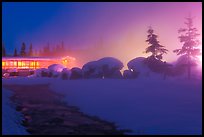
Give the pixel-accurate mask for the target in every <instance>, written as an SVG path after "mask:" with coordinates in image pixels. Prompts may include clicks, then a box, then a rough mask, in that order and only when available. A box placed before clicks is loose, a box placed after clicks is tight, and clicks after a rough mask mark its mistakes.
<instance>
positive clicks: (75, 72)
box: [70, 67, 83, 79]
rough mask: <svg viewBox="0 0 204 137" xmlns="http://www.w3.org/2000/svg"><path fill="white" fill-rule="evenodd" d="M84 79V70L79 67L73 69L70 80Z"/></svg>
mask: <svg viewBox="0 0 204 137" xmlns="http://www.w3.org/2000/svg"><path fill="white" fill-rule="evenodd" d="M80 78H83V72H82V69H80V68H78V67H74V68H72V69H71V76H70V79H80Z"/></svg>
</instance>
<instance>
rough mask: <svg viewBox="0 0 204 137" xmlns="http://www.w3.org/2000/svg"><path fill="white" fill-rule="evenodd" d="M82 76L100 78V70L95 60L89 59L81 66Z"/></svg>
mask: <svg viewBox="0 0 204 137" xmlns="http://www.w3.org/2000/svg"><path fill="white" fill-rule="evenodd" d="M82 71H83V76H84V78H102V75H103V73H102V70H101V68H100V67H99V66H98V62H97V61H91V62H88V63H86V64H84V66H83V67H82Z"/></svg>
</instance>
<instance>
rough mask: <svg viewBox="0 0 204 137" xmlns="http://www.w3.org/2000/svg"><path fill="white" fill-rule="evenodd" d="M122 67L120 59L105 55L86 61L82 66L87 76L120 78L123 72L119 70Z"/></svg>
mask: <svg viewBox="0 0 204 137" xmlns="http://www.w3.org/2000/svg"><path fill="white" fill-rule="evenodd" d="M122 68H123V63H122V62H121V61H120V60H118V59H116V58H113V57H105V58H102V59H99V60H97V61H91V62H88V63H86V64H85V65H84V66H83V67H82V71H83V74H84V77H85V78H102V77H104V78H113V77H118V78H119V77H120V74H121V73H119V72H118V71H120V70H121V69H122ZM116 75H117V76H116Z"/></svg>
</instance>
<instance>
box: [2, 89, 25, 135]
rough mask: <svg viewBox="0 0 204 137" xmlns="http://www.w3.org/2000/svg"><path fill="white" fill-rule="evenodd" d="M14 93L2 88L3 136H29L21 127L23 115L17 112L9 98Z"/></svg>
mask: <svg viewBox="0 0 204 137" xmlns="http://www.w3.org/2000/svg"><path fill="white" fill-rule="evenodd" d="M11 95H12V91H10V90H7V89H5V88H2V134H3V135H28V133H27V131H26V129H25V128H24V127H23V126H22V125H21V121H22V120H23V118H22V115H21V113H19V112H17V111H16V110H15V108H14V106H13V104H12V103H11V101H10V99H9V97H10V96H11Z"/></svg>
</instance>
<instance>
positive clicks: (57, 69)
mask: <svg viewBox="0 0 204 137" xmlns="http://www.w3.org/2000/svg"><path fill="white" fill-rule="evenodd" d="M64 68H66V67H65V66H63V65H61V64H52V65H50V66H49V67H48V70H49V71H51V72H61V71H62V70H63V69H64Z"/></svg>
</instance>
